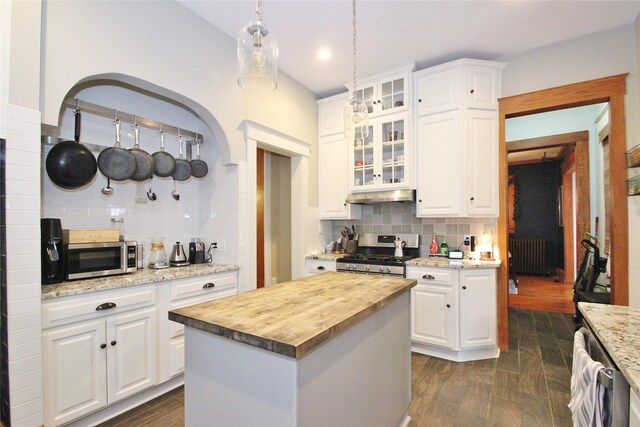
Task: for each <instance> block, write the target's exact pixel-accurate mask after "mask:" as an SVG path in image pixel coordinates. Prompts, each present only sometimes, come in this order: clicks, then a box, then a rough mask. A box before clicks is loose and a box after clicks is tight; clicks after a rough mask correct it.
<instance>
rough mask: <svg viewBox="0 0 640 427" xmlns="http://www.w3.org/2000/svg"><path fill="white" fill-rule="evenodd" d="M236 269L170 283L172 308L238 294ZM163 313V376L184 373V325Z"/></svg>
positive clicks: (168, 376) (170, 303)
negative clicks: (164, 355) (164, 357)
mask: <svg viewBox="0 0 640 427" xmlns="http://www.w3.org/2000/svg"><path fill="white" fill-rule="evenodd" d="M237 276H238V275H237V273H236V272H235V271H229V272H224V273H217V274H210V275H205V276H197V277H190V278H188V279H182V280H175V281H173V282H171V284H170V296H169V299H170V301H169V304H168V305H169V307H168V309H167V310H166V311H168V310H176V309H178V308H182V307H186V306H189V305H194V304H200V303H203V302H207V301H212V300H215V299H219V298H224V297H226V296H230V295H235V294H237V293H238V277H237ZM166 311H165V313H164V315H163V320H162V321H163V329H164V331H163V336H164V339H163V342H162V344H161V345H162V346H163V349H165V350H164V351H165V353H166V356H167V357H166V359H164V360H165V362H164V365H165V366H164V367H163V372H164V373H163V379H165V378H166V379H168V378H171V377H174V376H176V375H180V374H182V373H183V372H184V325H182V324H181V323H176V322H172V321H170V320H169V319H168V317H167V313H166Z"/></svg>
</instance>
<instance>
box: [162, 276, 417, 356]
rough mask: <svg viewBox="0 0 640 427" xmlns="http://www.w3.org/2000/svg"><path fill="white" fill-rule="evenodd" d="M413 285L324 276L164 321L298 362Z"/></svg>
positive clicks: (203, 306) (172, 315) (400, 281)
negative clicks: (177, 323) (294, 359)
mask: <svg viewBox="0 0 640 427" xmlns="http://www.w3.org/2000/svg"><path fill="white" fill-rule="evenodd" d="M415 285H416V281H415V280H410V279H403V278H390V277H384V276H374V275H366V274H350V273H323V274H317V275H314V276H311V277H306V278H304V279H298V280H292V281H290V282H284V283H279V284H277V285H272V286H269V287H267V288H262V289H257V290H254V291H251V292H245V293H242V294H239V295H233V296H230V297H226V298H222V299H218V300H215V301H210V302H205V303H202V304H197V305H192V306H189V307H184V308H181V309H178V310H173V311H170V312H169V319H170V320H173V321H175V322H179V323H183V324H184V325H186V326H190V327H192V328H196V329H200V330H202V331H205V332H209V333H211V334H215V335H219V336H222V337H225V338H228V339H231V340H234V341H238V342H241V343H245V344H249V345H252V346H255V347H259V348H262V349H265V350H268V351H272V352H274V353H279V354H282V355H285V356H288V357H292V358H296V359H300V358H302V357H303V356H305V355H306V354H308V353H310V352H311V351H312V350H313V349H315V348H316V347H318V346H319V345H320V344H322V343H323V342H325V341H327V340H329V339H331V338H332V337H335V336H337V335H339V334H340V333H341V332H342V331H344V330H345V329H347V328H349V327H350V326H352V325H354V324H356V323H357V322H359V321H361V320H363V319H365V318H366V317H367V316H369V315H371V314H372V313H373V312H375V311H376V310H378V309H380V308H381V307H384V306H385V305H386V304H387V303H389V302H391V301H392V300H393V299H394V298H395V297H397V296H399V295H400V294H402V293H403V292H407V291H409V289H411V288H412V287H413V286H415Z"/></svg>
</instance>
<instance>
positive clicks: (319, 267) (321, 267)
mask: <svg viewBox="0 0 640 427" xmlns="http://www.w3.org/2000/svg"><path fill="white" fill-rule="evenodd" d="M316 269H317V270H325V268H324V265H319V266H318V267H317V268H316Z"/></svg>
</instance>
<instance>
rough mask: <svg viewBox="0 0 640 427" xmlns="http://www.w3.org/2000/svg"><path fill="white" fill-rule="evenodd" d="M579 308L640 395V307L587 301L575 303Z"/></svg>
mask: <svg viewBox="0 0 640 427" xmlns="http://www.w3.org/2000/svg"><path fill="white" fill-rule="evenodd" d="M578 308H579V309H580V312H582V314H583V315H584V318H585V319H586V320H587V323H589V326H590V327H591V329H592V330H593V331H594V332H595V334H596V336H597V337H598V339H599V340H600V342H601V343H602V345H604V348H605V349H606V350H607V353H609V356H611V358H612V359H613V362H614V363H615V364H616V366H618V368H619V369H620V371H622V374H623V375H624V377H625V378H626V379H627V382H628V383H629V385H630V386H631V388H632V389H633V390H634V391H635V392H636V394H640V357H638V350H639V349H640V310H639V309H633V308H629V307H624V306H621V305H608V304H594V303H589V302H580V303H578Z"/></svg>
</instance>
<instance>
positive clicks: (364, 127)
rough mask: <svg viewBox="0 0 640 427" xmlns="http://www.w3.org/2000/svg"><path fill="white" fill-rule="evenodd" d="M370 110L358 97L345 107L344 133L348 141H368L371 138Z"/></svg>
mask: <svg viewBox="0 0 640 427" xmlns="http://www.w3.org/2000/svg"><path fill="white" fill-rule="evenodd" d="M368 117H369V110H368V107H367V104H366V103H364V102H362V101H360V100H359V99H358V98H357V97H356V96H354V97H353V98H351V99H350V100H349V101H348V102H347V103H346V104H345V106H344V132H345V136H346V138H347V140H355V139H362V140H364V139H366V138H367V137H368V136H369V119H368Z"/></svg>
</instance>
